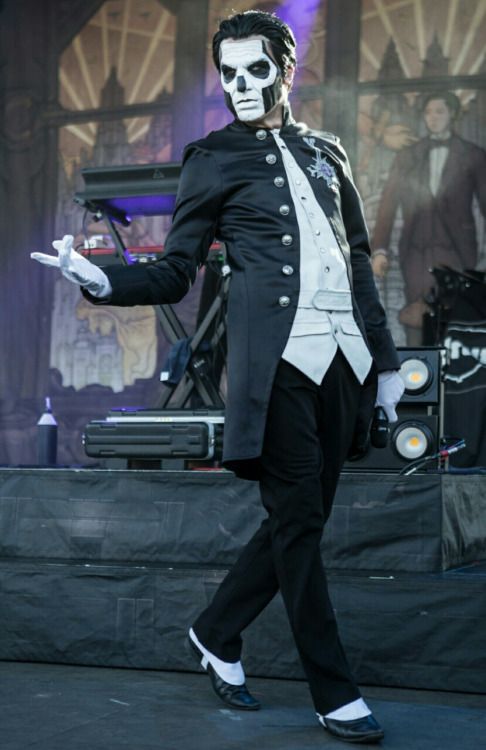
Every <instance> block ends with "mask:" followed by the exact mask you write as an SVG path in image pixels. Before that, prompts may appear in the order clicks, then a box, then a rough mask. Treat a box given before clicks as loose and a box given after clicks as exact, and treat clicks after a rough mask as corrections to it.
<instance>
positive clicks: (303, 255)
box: [34, 11, 403, 742]
mask: <svg viewBox="0 0 486 750" xmlns="http://www.w3.org/2000/svg"><path fill="white" fill-rule="evenodd" d="M213 57H214V61H215V64H216V66H217V68H218V70H219V71H220V73H221V81H222V85H223V89H224V92H225V98H226V102H227V105H228V107H229V108H230V110H231V111H232V112H233V114H234V115H235V117H236V119H235V121H234V122H233V123H231V124H230V125H228V126H227V127H225V128H223V129H221V130H219V131H215V132H213V133H210V134H209V135H208V136H207V137H206V138H204V139H202V140H200V141H197V142H195V143H192V144H189V145H188V146H187V147H186V149H185V152H184V160H183V168H182V173H181V179H180V185H179V191H178V197H177V203H176V210H175V213H174V218H173V225H172V228H171V231H170V233H169V235H168V237H167V240H166V245H165V247H166V250H165V253H164V258H163V260H161V261H158V262H156V263H154V264H152V265H149V264H147V265H137V266H130V267H117V266H111V267H109V268H106V269H104V270H101V269H99V268H97V267H96V266H92V264H90V263H89V262H88V261H87V260H86V259H84V258H81V257H80V256H78V255H77V254H76V253H75V252H74V251H73V250H72V238H71V237H70V236H66V237H65V238H64V239H63V240H62V241H60V242H56V243H55V244H54V246H55V247H56V249H57V250H58V252H59V258H55V257H51V256H45V255H42V254H34V257H35V258H36V259H37V260H40V261H41V262H44V263H47V264H48V265H57V266H59V267H60V268H61V271H62V273H63V274H64V275H65V276H66V277H67V278H68V279H70V280H71V281H75V282H76V283H79V284H81V286H82V290H83V294H84V295H85V297H86V298H87V299H89V300H90V301H91V302H93V303H94V304H111V305H135V304H161V303H162V304H166V303H172V302H177V301H179V300H180V299H181V298H182V297H183V296H184V295H185V294H186V292H187V291H188V289H189V288H190V286H191V284H192V282H193V281H194V279H195V276H196V272H197V269H198V267H199V266H200V265H201V264H202V263H203V262H204V259H205V257H206V255H207V252H208V249H209V246H210V244H211V242H212V240H213V238H214V237H215V236H216V237H218V238H219V239H221V240H223V241H224V242H225V244H226V250H227V259H228V263H229V265H230V267H231V272H232V281H231V288H230V294H229V300H228V316H227V320H228V327H227V336H228V394H227V403H226V421H225V434H224V455H223V461H224V465H225V466H226V467H228V468H231V469H233V470H234V471H235V473H236V474H237V475H238V476H240V477H242V478H244V479H253V480H258V481H259V483H260V489H261V496H262V502H263V505H264V507H265V509H266V511H267V513H268V516H267V517H266V518H265V520H264V521H263V523H262V525H261V526H260V528H259V529H258V531H257V532H256V533H255V535H254V536H253V538H252V539H251V540H250V541H249V542H248V544H247V546H246V547H245V548H244V550H243V551H242V553H241V555H240V557H239V559H238V561H237V562H236V564H235V565H234V567H233V568H232V569H231V571H230V572H229V573H228V575H227V576H226V578H225V579H224V581H223V582H222V584H221V586H220V587H219V589H218V591H217V593H216V595H215V597H214V599H213V601H212V602H211V604H210V606H209V607H208V608H207V609H206V610H205V611H204V612H203V613H202V614H201V615H200V616H199V617H198V619H197V620H196V622H195V623H194V624H193V627H192V628H191V629H190V643H191V645H192V647H193V649H194V650H195V652H196V653H197V655H198V658H199V659H200V660H201V664H202V665H203V666H204V667H205V668H206V669H207V671H208V673H209V675H210V678H211V682H212V686H213V688H214V690H215V692H216V693H217V695H218V696H219V697H220V698H221V699H222V700H223V701H225V703H227V704H229V705H230V706H232V707H233V708H240V709H246V710H254V709H257V708H259V707H260V706H259V703H258V701H256V700H255V699H254V698H253V697H252V696H251V695H250V693H249V692H248V689H247V688H246V685H245V676H244V672H243V667H242V665H241V662H240V654H241V647H242V640H241V633H242V631H243V630H244V629H245V628H246V627H247V626H248V625H249V624H250V623H251V622H252V621H253V620H254V619H255V617H256V616H257V615H258V614H259V613H260V612H261V611H262V610H263V609H264V607H265V606H266V605H267V604H268V603H269V602H270V601H271V600H272V599H273V597H274V596H275V594H276V593H277V591H279V590H280V591H281V593H282V596H283V599H284V603H285V607H286V610H287V614H288V617H289V621H290V625H291V628H292V632H293V635H294V638H295V642H296V645H297V649H298V651H299V655H300V658H301V660H302V664H303V667H304V671H305V673H306V676H307V678H308V681H309V687H310V690H311V694H312V698H313V702H314V705H315V709H316V712H317V715H318V718H319V721H320V723H321V724H322V726H324V727H325V729H327V731H329V732H330V733H331V734H333V735H334V736H336V737H338V738H339V739H342V740H345V741H352V742H365V741H366V742H377V741H379V740H380V739H381V738H382V736H383V731H382V730H381V728H380V726H379V725H378V723H377V722H376V720H375V719H374V717H373V716H372V714H371V711H370V710H369V708H368V707H367V705H366V704H365V702H364V701H363V699H362V697H361V695H360V691H359V689H358V687H357V685H356V682H355V680H354V678H353V676H352V673H351V671H350V668H349V666H348V664H347V661H346V657H345V655H344V652H343V649H342V646H341V643H340V640H339V636H338V632H337V626H336V621H335V617H334V613H333V609H332V605H331V603H330V601H329V597H328V593H327V584H326V577H325V572H324V569H323V565H322V559H321V555H320V540H321V536H322V530H323V527H324V524H325V522H326V520H327V518H328V516H329V513H330V511H331V506H332V501H333V497H334V493H335V489H336V484H337V481H338V478H339V473H340V471H341V467H342V464H343V462H344V460H345V458H346V456H348V455H350V454H354V455H357V454H359V453H360V452H362V451H363V450H364V448H365V445H366V441H367V436H368V430H369V424H370V421H371V416H372V412H373V407H374V405H375V402H376V403H377V404H380V405H382V406H383V408H384V409H385V411H386V412H387V414H388V416H389V419H390V420H391V421H393V420H394V419H396V414H395V410H394V407H395V405H396V403H397V402H398V400H399V398H400V396H401V395H402V392H403V383H402V381H401V379H400V377H399V376H398V374H397V372H396V371H397V370H398V368H399V366H400V364H399V361H398V358H397V354H396V351H395V348H394V345H393V342H392V339H391V337H390V333H389V331H388V329H387V327H386V319H385V314H384V311H383V308H382V306H381V305H380V302H379V300H378V296H377V292H376V288H375V285H374V281H373V276H372V272H371V267H370V262H369V255H370V249H369V244H368V234H367V230H366V226H365V223H364V218H363V213H362V206H361V201H360V199H359V196H358V194H357V192H356V189H355V187H354V183H353V181H352V176H351V172H350V169H349V163H348V161H347V157H346V154H345V152H344V151H343V149H342V148H341V146H340V145H339V139H338V138H336V137H335V136H333V135H331V134H329V133H322V132H316V131H311V130H309V129H308V128H307V127H306V126H305V125H302V124H296V123H295V121H294V120H293V118H292V115H291V112H290V107H289V104H288V94H289V91H290V89H291V86H292V78H293V72H294V68H295V64H296V58H295V40H294V37H293V34H292V32H291V30H290V29H289V27H288V26H287V25H286V24H284V23H283V22H282V21H280V20H279V19H278V18H277V17H275V16H273V15H270V14H268V13H262V12H259V11H248V12H246V13H241V14H236V15H235V16H233V17H231V18H229V19H227V20H225V21H223V22H222V23H221V25H220V28H219V30H218V32H217V33H216V34H215V37H214V39H213Z"/></svg>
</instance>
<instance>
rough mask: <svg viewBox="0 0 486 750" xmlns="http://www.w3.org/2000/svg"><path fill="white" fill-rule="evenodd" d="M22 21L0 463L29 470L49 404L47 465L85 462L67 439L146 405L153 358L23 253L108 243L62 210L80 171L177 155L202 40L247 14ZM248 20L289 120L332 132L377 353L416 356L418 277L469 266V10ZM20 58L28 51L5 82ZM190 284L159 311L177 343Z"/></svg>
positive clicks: (481, 259)
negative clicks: (276, 63)
mask: <svg viewBox="0 0 486 750" xmlns="http://www.w3.org/2000/svg"><path fill="white" fill-rule="evenodd" d="M23 6H24V14H25V15H24V16H22V19H21V18H20V16H19V13H20V11H19V8H18V4H16V3H15V2H14V0H5V1H4V3H3V6H2V9H1V10H0V16H3V18H0V20H1V21H2V23H1V24H0V26H1V28H2V31H1V32H0V33H2V34H3V37H2V38H3V41H4V44H3V45H2V49H3V50H4V52H3V62H4V65H3V68H0V87H1V101H2V123H3V124H2V141H1V148H2V150H3V151H4V155H5V158H4V160H3V165H4V166H3V168H2V182H1V190H2V191H3V193H2V195H3V197H4V199H5V200H4V202H3V205H4V215H3V218H2V232H3V236H4V238H5V243H4V244H3V245H2V247H1V248H0V255H1V257H2V266H3V269H4V273H2V293H1V300H0V310H1V314H2V324H1V325H2V329H3V331H2V332H1V333H0V336H1V344H2V358H3V363H2V364H0V385H1V398H0V418H1V424H0V462H2V463H11V464H28V463H33V462H35V422H36V419H37V417H38V415H39V413H40V411H41V410H42V396H43V395H50V396H51V398H52V400H53V404H54V409H55V411H56V415H57V417H58V419H59V421H60V456H59V459H60V461H61V462H62V463H66V464H71V463H82V464H89V463H90V462H89V460H88V459H87V458H86V457H85V455H84V452H83V448H82V445H81V438H80V436H81V433H82V431H83V428H84V425H85V424H86V423H87V422H88V421H89V420H90V419H92V418H102V417H103V416H105V414H106V412H107V411H108V409H109V408H110V407H112V406H117V405H132V406H133V405H145V406H150V405H151V404H153V403H155V401H156V400H157V394H158V393H159V392H160V389H161V388H164V386H163V385H161V384H160V382H159V372H160V370H161V369H162V367H163V364H164V361H165V358H166V356H167V352H168V343H167V341H166V340H165V338H164V336H163V335H162V333H161V332H160V330H159V326H158V324H157V322H156V317H155V314H154V311H153V310H152V309H150V308H131V309H117V308H103V309H100V308H93V307H92V306H89V305H88V304H87V303H85V302H84V301H83V300H82V299H81V298H80V295H79V293H78V292H77V290H76V289H75V288H74V287H73V286H72V285H70V284H69V283H68V282H66V281H64V280H62V279H57V278H56V279H55V278H53V277H52V276H51V277H50V278H46V277H47V275H48V274H47V273H46V270H45V269H41V268H37V267H35V264H33V263H31V262H29V261H28V253H29V252H30V251H31V250H33V249H38V250H44V251H47V250H48V249H49V246H50V241H51V240H52V239H54V238H55V237H60V236H62V235H63V234H65V233H72V234H74V235H75V237H76V243H77V245H78V246H79V247H82V246H84V245H85V244H87V243H88V242H89V241H91V243H92V244H98V245H101V246H109V245H110V243H111V240H110V237H109V234H108V231H107V228H106V227H105V226H103V224H102V223H100V222H95V221H94V220H93V217H92V216H90V215H89V214H87V213H85V212H83V210H82V209H81V208H80V207H79V206H78V205H76V204H75V203H73V200H72V198H73V195H74V193H75V192H76V191H77V190H80V189H81V188H82V187H83V179H82V175H81V171H82V169H83V168H85V167H93V166H109V165H121V164H136V163H153V162H165V161H178V160H179V159H180V156H181V150H182V147H183V145H184V143H186V142H187V141H189V140H192V139H194V138H197V137H200V136H202V135H203V134H204V133H205V132H207V131H208V130H210V129H214V128H219V127H221V126H222V125H224V124H225V123H226V122H228V121H229V119H230V118H229V113H228V112H227V111H226V110H225V108H224V106H223V103H222V99H221V97H220V94H219V81H218V77H217V75H216V72H215V71H214V69H213V65H212V61H211V58H210V39H211V36H212V33H213V30H214V28H215V27H216V25H217V22H218V19H219V18H221V17H223V16H225V15H227V14H229V13H230V12H231V11H232V10H233V9H234V10H242V9H246V8H249V7H252V3H251V2H250V3H249V2H242V1H241V0H235V1H234V2H232V3H228V2H226V1H225V0H181V1H180V2H175V0H167V1H165V2H164V1H163V0H137V1H136V2H135V0H106V1H105V2H102V1H100V0H92V1H90V2H79V1H77V0H76V1H75V2H73V1H72V2H66V1H65V0H62V1H61V0H47V2H46V3H44V12H43V13H42V14H41V13H40V11H39V8H38V7H36V3H35V2H33V0H25V2H24V3H23ZM37 6H38V4H37ZM254 7H258V8H259V9H263V10H270V11H273V10H275V11H276V12H277V13H278V14H279V15H281V16H282V17H283V18H284V19H285V20H287V21H288V22H289V23H290V24H291V25H292V26H293V28H294V30H295V33H296V37H297V40H298V44H299V53H300V54H299V68H298V73H297V76H296V81H295V86H294V92H293V110H294V115H295V117H296V118H297V119H298V120H304V121H306V122H307V123H308V124H309V125H311V126H313V127H317V128H322V129H325V130H326V129H329V130H336V131H337V132H338V134H340V135H341V136H342V138H343V142H344V145H345V147H346V148H347V150H348V151H349V154H350V156H351V159H352V161H353V165H354V170H355V176H356V179H357V182H358V185H359V188H360V191H361V193H362V196H363V200H364V206H365V212H366V216H367V220H368V223H369V227H370V233H371V237H372V244H373V251H374V252H373V260H372V263H373V270H374V272H375V275H376V281H377V285H378V287H379V290H380V294H381V296H382V299H383V302H384V304H385V306H386V308H387V312H388V315H389V319H390V324H391V328H392V331H393V334H394V337H395V340H396V343H397V344H399V345H404V344H407V343H408V344H410V345H415V344H418V343H420V342H421V335H422V333H421V325H422V315H423V314H424V312H427V310H428V309H429V308H428V302H427V298H428V295H429V292H430V287H431V286H432V284H433V277H432V276H431V275H430V273H429V272H428V269H429V267H430V266H433V265H436V264H438V263H448V264H449V265H451V266H454V267H457V268H461V269H464V268H475V269H479V270H481V269H483V270H486V239H485V232H484V217H485V215H486V194H485V188H484V171H483V173H482V174H483V178H482V180H481V179H480V176H481V169H483V170H484V167H482V166H481V165H482V164H483V163H484V162H483V160H484V158H485V151H484V148H485V147H486V142H485V141H486V135H485V134H486V129H485V119H486V89H485V85H486V62H485V51H484V41H483V40H484V37H485V31H486V0H461V1H460V2H459V0H440V1H439V2H437V0H401V1H399V0H362V2H360V1H359V0H345V1H344V2H339V1H338V0H300V2H295V1H293V0H280V2H266V1H264V2H260V3H258V4H255V5H254ZM28 10H30V11H31V14H30V15H29V13H27V11H28ZM26 19H27V20H26ZM20 20H22V24H20ZM20 29H22V31H21V30H20ZM340 35H341V36H340ZM342 39H345V40H347V41H346V42H342V41H340V40H342ZM340 44H341V46H339V45H340ZM346 45H347V46H346ZM46 49H47V50H49V52H48V59H47V60H46V59H45V50H46ZM27 50H34V52H35V54H33V53H32V52H30V57H29V58H28V61H27V62H26V63H25V65H24V66H23V68H22V67H21V66H19V65H18V60H20V59H21V58H22V59H24V56H25V55H26V51H27ZM16 61H17V64H16ZM336 90H338V95H339V97H340V99H339V100H338V99H336ZM19 92H20V93H19ZM336 102H337V104H336ZM24 131H25V135H24V136H22V133H23V132H24ZM19 170H21V171H20V173H19ZM22 170H23V171H22ZM14 174H15V175H16V176H15V177H14V176H13V175H14ZM14 189H15V190H16V197H17V200H14V199H13V196H12V190H14ZM26 216H29V217H30V218H29V219H28V220H26ZM169 226H170V219H168V217H152V218H143V217H139V218H136V220H135V221H134V222H133V223H132V225H131V226H130V228H129V229H127V230H123V232H124V233H123V238H124V241H125V243H126V244H127V245H128V246H131V247H147V248H150V247H151V246H154V245H160V244H162V243H163V241H164V238H165V235H166V233H167V231H168V228H169ZM202 275H203V274H201V279H200V280H199V282H198V284H196V285H195V287H194V288H193V290H192V291H191V294H190V295H189V297H188V298H186V300H184V302H182V303H181V304H180V305H179V306H178V314H180V316H181V318H182V320H183V322H184V325H185V326H186V327H187V330H188V332H189V333H191V331H192V330H193V327H194V321H195V318H196V314H197V308H198V296H199V293H200V289H201V285H202ZM6 352H7V354H5V353H6ZM19 373H21V374H20V375H19Z"/></svg>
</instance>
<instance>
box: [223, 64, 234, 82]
mask: <svg viewBox="0 0 486 750" xmlns="http://www.w3.org/2000/svg"><path fill="white" fill-rule="evenodd" d="M221 73H222V74H223V78H224V82H225V83H231V81H232V80H233V78H234V77H235V75H236V70H235V68H230V67H229V65H222V66H221Z"/></svg>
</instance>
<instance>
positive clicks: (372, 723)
mask: <svg viewBox="0 0 486 750" xmlns="http://www.w3.org/2000/svg"><path fill="white" fill-rule="evenodd" d="M320 721H321V724H322V725H323V727H324V728H325V729H327V731H328V732H329V733H330V734H332V735H333V736H334V737H338V738H339V739H340V740H344V742H369V743H372V742H379V741H380V740H382V739H383V737H384V736H385V733H384V731H383V729H382V728H381V727H380V725H379V724H378V722H377V721H376V719H375V717H374V716H373V715H372V714H370V715H369V716H364V717H363V718H362V719H352V720H351V721H339V720H338V719H326V718H324V717H322V719H320Z"/></svg>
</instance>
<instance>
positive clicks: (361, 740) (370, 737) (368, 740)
mask: <svg viewBox="0 0 486 750" xmlns="http://www.w3.org/2000/svg"><path fill="white" fill-rule="evenodd" d="M322 726H323V727H324V729H325V730H326V732H327V733H328V734H330V735H331V737H335V738H336V739H338V740H341V742H349V743H352V744H354V745H366V744H367V745H371V744H374V743H376V742H381V740H382V739H383V738H384V736H385V733H384V732H377V733H376V734H367V735H366V736H365V737H356V739H354V738H351V737H341V735H339V734H335V733H334V732H331V730H330V729H328V727H326V725H325V724H322Z"/></svg>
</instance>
